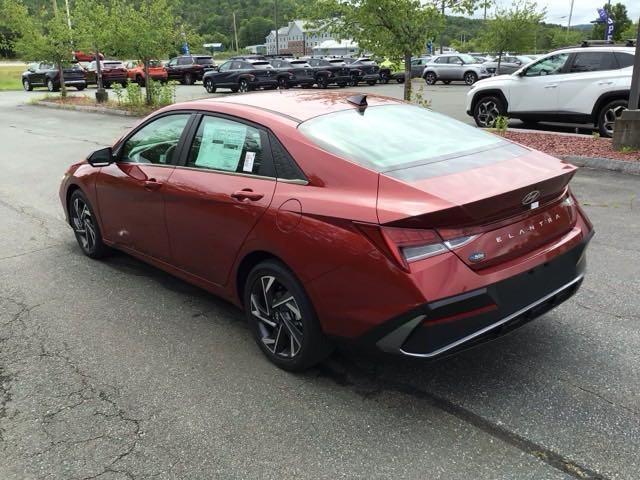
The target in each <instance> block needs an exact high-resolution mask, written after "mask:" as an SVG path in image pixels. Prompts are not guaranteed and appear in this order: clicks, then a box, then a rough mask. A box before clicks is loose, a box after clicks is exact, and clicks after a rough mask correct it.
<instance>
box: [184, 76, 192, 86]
mask: <svg viewBox="0 0 640 480" xmlns="http://www.w3.org/2000/svg"><path fill="white" fill-rule="evenodd" d="M184 84H185V85H193V84H194V79H193V75H191V74H190V73H185V74H184Z"/></svg>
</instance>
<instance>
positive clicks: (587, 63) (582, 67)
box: [569, 52, 618, 73]
mask: <svg viewBox="0 0 640 480" xmlns="http://www.w3.org/2000/svg"><path fill="white" fill-rule="evenodd" d="M616 68H618V64H617V62H616V59H615V57H614V56H613V52H580V53H576V55H575V57H574V59H573V63H572V64H571V68H570V70H569V72H570V73H579V72H599V71H602V70H615V69H616Z"/></svg>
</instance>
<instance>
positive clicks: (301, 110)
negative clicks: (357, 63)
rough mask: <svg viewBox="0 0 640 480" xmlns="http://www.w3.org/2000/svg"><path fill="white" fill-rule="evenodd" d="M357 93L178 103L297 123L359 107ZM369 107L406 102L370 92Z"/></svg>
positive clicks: (271, 94) (238, 97) (280, 94)
mask: <svg viewBox="0 0 640 480" xmlns="http://www.w3.org/2000/svg"><path fill="white" fill-rule="evenodd" d="M353 95H354V92H345V91H322V92H317V91H295V90H275V91H271V92H255V93H250V94H244V95H233V96H229V97H215V98H207V99H202V100H195V101H192V102H188V103H183V104H174V107H175V108H176V109H180V108H182V109H184V108H189V109H191V108H193V109H196V110H211V111H215V107H216V105H220V104H222V105H235V106H239V107H248V108H249V109H251V110H254V109H255V111H261V112H267V113H269V114H271V115H273V116H276V117H277V116H280V117H285V118H287V119H289V120H293V121H295V122H297V123H301V122H304V121H306V120H309V119H311V118H314V117H318V116H320V115H326V114H328V113H334V112H339V111H342V110H351V109H354V108H357V107H356V106H355V105H353V104H352V103H350V102H349V101H348V98H349V97H351V96H353ZM366 99H367V103H368V105H369V107H371V106H379V105H398V104H402V103H403V102H402V101H400V100H398V99H395V98H390V97H385V96H382V95H366Z"/></svg>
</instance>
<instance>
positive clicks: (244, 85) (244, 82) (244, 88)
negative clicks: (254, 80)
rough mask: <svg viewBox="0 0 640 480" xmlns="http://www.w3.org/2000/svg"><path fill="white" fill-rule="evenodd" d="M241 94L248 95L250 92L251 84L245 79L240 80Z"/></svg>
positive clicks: (239, 88)
mask: <svg viewBox="0 0 640 480" xmlns="http://www.w3.org/2000/svg"><path fill="white" fill-rule="evenodd" d="M236 91H239V92H241V93H246V92H248V91H249V82H248V81H247V79H245V78H243V79H241V80H240V83H238V90H236Z"/></svg>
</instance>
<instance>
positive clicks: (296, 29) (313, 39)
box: [265, 20, 338, 57]
mask: <svg viewBox="0 0 640 480" xmlns="http://www.w3.org/2000/svg"><path fill="white" fill-rule="evenodd" d="M308 25H309V22H306V21H304V20H293V21H292V22H289V24H288V25H287V26H286V27H281V28H279V29H278V41H277V44H278V45H277V49H276V31H275V30H271V32H270V33H269V35H267V37H266V39H265V43H266V46H267V54H269V55H275V54H276V53H277V54H291V55H293V56H296V57H300V56H304V55H311V54H312V53H313V49H314V47H317V46H319V45H320V44H321V43H322V42H325V41H327V40H338V39H336V38H335V37H334V36H333V35H331V34H330V33H329V32H323V31H321V30H319V29H312V28H310V27H309V26H308Z"/></svg>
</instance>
